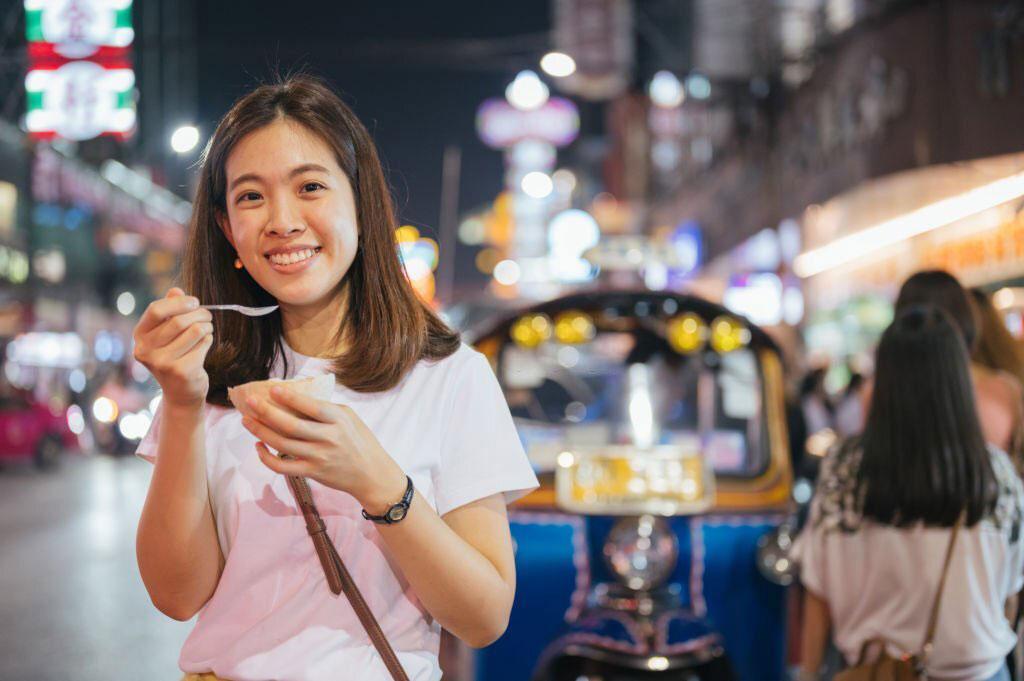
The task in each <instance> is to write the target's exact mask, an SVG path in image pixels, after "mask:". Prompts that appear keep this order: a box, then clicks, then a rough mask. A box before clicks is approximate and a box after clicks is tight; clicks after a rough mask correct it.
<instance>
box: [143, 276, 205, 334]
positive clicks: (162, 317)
mask: <svg viewBox="0 0 1024 681" xmlns="http://www.w3.org/2000/svg"><path fill="white" fill-rule="evenodd" d="M198 307H199V300H198V299H197V298H194V297H192V296H186V295H185V292H184V291H182V290H181V289H180V288H172V289H171V290H170V291H168V292H167V297H166V298H160V299H159V300H154V301H153V302H152V303H150V304H149V305H148V306H147V307H146V309H145V311H144V312H143V313H142V316H141V317H140V318H139V323H138V324H137V325H136V332H137V334H139V335H141V334H145V333H148V332H150V331H152V330H153V329H155V328H156V327H158V326H160V325H161V324H163V323H164V322H165V321H167V320H168V319H170V318H171V317H174V316H175V315H180V314H185V313H187V312H189V311H191V310H195V309H197V308H198Z"/></svg>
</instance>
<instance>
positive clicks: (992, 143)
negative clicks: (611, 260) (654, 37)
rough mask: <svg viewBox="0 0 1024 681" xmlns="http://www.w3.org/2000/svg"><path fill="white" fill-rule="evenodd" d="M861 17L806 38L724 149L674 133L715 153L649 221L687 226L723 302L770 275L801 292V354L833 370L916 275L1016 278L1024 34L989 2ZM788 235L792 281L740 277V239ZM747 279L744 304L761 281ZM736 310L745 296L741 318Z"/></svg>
mask: <svg viewBox="0 0 1024 681" xmlns="http://www.w3.org/2000/svg"><path fill="white" fill-rule="evenodd" d="M864 7H865V8H866V9H865V10H864V12H858V13H854V14H852V15H851V17H850V21H848V22H846V23H844V24H843V25H842V26H840V27H839V28H837V29H836V30H834V31H831V32H828V33H826V34H825V35H824V36H823V37H821V38H820V40H819V42H818V43H817V47H816V48H815V49H814V50H812V51H810V53H811V54H812V56H813V58H812V59H805V60H804V63H803V66H804V67H806V68H804V69H803V71H802V72H801V73H799V74H796V76H795V77H794V73H793V72H792V69H791V68H790V67H791V66H793V64H789V65H786V63H785V62H783V65H782V66H780V68H779V73H778V74H777V75H778V77H780V79H781V81H782V83H784V84H785V85H786V86H788V87H782V88H781V89H780V88H779V87H778V85H779V84H780V83H778V82H776V81H771V80H770V79H769V83H771V82H776V85H773V86H772V87H771V88H768V89H766V90H765V92H768V91H771V92H773V94H772V95H770V96H768V97H767V99H766V100H765V103H764V104H763V105H762V106H759V107H758V106H755V107H754V108H753V109H751V110H750V111H748V114H750V115H747V116H746V118H744V116H743V115H742V114H743V108H742V107H741V106H737V105H734V106H733V107H732V109H731V113H730V116H731V120H732V124H731V126H730V127H731V128H732V133H731V134H730V135H728V136H724V137H721V141H719V142H716V141H715V139H716V138H715V136H713V135H711V136H709V135H708V134H705V133H704V132H700V129H699V128H694V127H692V126H684V129H685V130H691V131H693V130H696V131H697V132H691V133H689V134H690V135H691V137H692V136H693V135H699V136H700V137H701V138H702V139H708V140H710V141H711V144H712V152H713V153H711V154H710V156H709V160H708V161H707V163H706V168H705V169H704V170H703V171H701V172H696V171H693V170H691V171H690V172H691V175H690V176H688V178H687V179H686V180H685V181H684V182H682V183H681V185H680V187H679V189H678V190H677V191H674V192H672V194H671V196H670V197H668V198H667V199H665V200H663V201H660V202H658V203H657V204H656V205H655V206H654V208H653V220H652V221H653V222H655V223H656V224H657V223H659V222H679V221H681V220H684V219H689V220H694V221H697V222H699V223H700V224H701V225H702V227H703V228H704V232H705V235H706V236H705V238H706V245H707V249H708V253H709V256H711V260H710V262H711V263H712V264H711V265H709V266H708V267H706V268H705V275H708V274H711V275H714V274H716V273H717V275H718V277H719V279H720V280H721V283H720V289H721V290H722V295H723V298H724V297H725V295H726V292H727V291H728V290H730V289H736V287H737V286H741V285H742V286H745V287H746V288H748V289H749V288H750V286H749V284H750V282H751V278H750V275H751V274H775V275H777V276H778V277H779V278H780V283H781V284H782V288H781V289H779V286H777V285H775V282H774V280H772V285H773V288H774V289H779V290H785V289H786V288H787V285H786V282H787V280H788V281H800V282H801V283H802V288H803V294H804V297H805V301H804V308H805V309H804V324H805V340H806V342H807V353H808V354H809V355H815V354H816V353H820V354H823V355H827V356H828V357H829V358H831V359H833V360H838V361H843V360H845V359H848V358H850V357H855V358H856V357H857V356H858V355H862V354H864V353H866V351H868V350H869V349H870V347H871V346H872V345H873V343H874V342H875V340H876V339H877V335H878V333H879V332H880V330H881V329H882V328H884V326H885V324H886V323H888V321H889V319H890V317H891V300H892V298H893V296H894V294H895V291H896V289H897V288H898V286H899V284H900V282H901V281H902V279H904V278H905V277H906V276H907V275H908V274H909V273H911V272H913V271H914V270H917V269H921V268H923V267H941V268H944V269H948V270H950V271H951V272H953V273H955V274H956V275H957V276H959V277H961V278H962V279H963V280H964V282H965V283H967V284H970V285H979V286H988V287H995V286H998V285H1001V284H1003V283H1012V282H1014V281H1015V280H1016V279H1017V278H1018V277H1021V276H1022V275H1024V251H1020V250H1018V246H1017V244H1018V243H1019V241H1018V237H1017V234H1021V236H1022V238H1024V233H1022V232H1021V229H1020V227H1018V225H1020V224H1021V221H1020V220H1018V218H1017V208H1018V205H1017V203H1019V201H1020V199H1021V198H1024V175H1021V173H1022V171H1024V166H1022V163H1024V157H1022V156H1021V155H1020V152H1021V151H1022V150H1024V128H1021V127H1020V126H1017V125H1013V124H1011V122H1012V121H1017V120H1021V119H1022V117H1024V81H1022V80H1021V79H1020V78H1019V77H1017V78H1014V77H1012V69H1011V68H1010V66H1011V64H1016V63H1018V62H1019V60H1020V58H1021V56H1022V49H1021V44H1020V42H1019V41H1016V40H1014V39H1013V35H1014V31H1016V30H1018V29H1017V28H1016V27H1018V26H1019V23H1020V21H1021V18H1020V17H1016V15H1015V14H1014V13H1013V12H1008V11H1007V3H1005V2H998V1H995V0H980V1H979V2H971V3H966V2H963V3H960V2H956V3H953V2H951V3H925V2H904V3H897V2H876V3H865V4H864ZM1015 17H1016V18H1015ZM782 18H783V20H787V18H786V17H782ZM786 27H787V24H785V23H784V24H783V29H786ZM790 35H791V37H792V35H795V33H794V32H793V31H790ZM810 35H811V34H808V36H810ZM785 37H786V31H785V30H784V31H783V38H784V40H783V45H782V47H786V41H785ZM811 40H812V39H811V38H810V37H809V38H808V39H807V41H808V42H810V41H811ZM791 42H792V41H791ZM755 84H757V83H756V82H755V80H751V81H750V87H751V89H753V88H754V85H755ZM716 88H717V91H721V90H722V89H723V88H721V87H718V86H717V84H716ZM717 101H718V100H717V99H716V97H715V96H712V97H711V98H710V99H708V100H707V101H704V102H700V103H699V107H698V106H693V107H690V109H689V110H688V109H687V107H688V106H690V104H691V103H689V102H687V103H684V104H683V105H682V107H681V108H682V110H683V114H682V115H683V117H684V121H685V120H687V119H689V118H696V117H697V116H698V115H701V112H702V111H703V112H704V114H703V115H704V116H705V118H704V120H705V122H706V123H707V122H709V121H710V120H711V118H710V117H709V116H710V115H711V113H712V112H713V111H714V110H715V109H716V102H717ZM717 108H718V109H721V108H722V107H721V105H718V106H717ZM751 112H752V113H751ZM743 120H746V121H747V124H746V125H745V126H742V125H740V123H741V122H742V121H743ZM696 139H697V138H694V139H688V138H687V140H684V141H688V142H689V143H690V144H689V146H688V147H684V148H688V149H689V154H688V156H684V161H686V162H688V163H689V165H686V163H684V170H685V169H686V168H692V167H694V163H695V162H696V161H698V160H700V159H699V158H697V156H695V155H694V152H695V151H699V145H698V146H697V147H695V146H694V145H693V144H692V142H694V141H695V140H696ZM687 159H688V161H687ZM790 220H793V221H795V222H796V223H797V224H799V225H800V228H801V232H802V235H801V236H802V242H803V243H802V252H801V253H800V255H799V256H798V257H797V258H796V259H794V260H793V261H792V269H791V270H790V269H789V266H788V264H786V263H783V266H782V267H781V268H780V269H779V270H778V271H775V272H773V271H772V270H771V269H770V268H769V269H765V268H759V267H755V268H746V267H743V266H738V265H737V262H738V261H737V256H738V254H741V253H742V252H743V251H745V250H747V249H748V244H749V243H751V242H753V241H756V237H755V235H759V234H761V233H764V232H765V231H766V230H768V231H775V232H777V231H778V226H779V225H781V224H788V221H790ZM1021 245H1022V247H1024V243H1022V244H1021ZM716 265H717V267H716ZM794 275H796V276H798V277H799V279H796V278H795V277H794ZM741 279H743V281H741ZM755 279H756V280H757V281H756V283H757V286H756V287H755V288H759V289H761V290H762V292H761V293H756V294H755V295H754V296H753V298H754V300H755V302H756V301H757V300H758V298H759V297H763V291H766V290H767V289H766V288H765V287H764V282H765V281H768V279H766V278H765V277H763V276H758V277H755ZM736 295H737V293H735V292H734V293H733V296H734V297H735V296H736ZM750 298H751V296H750V291H749V290H748V291H746V292H742V295H740V296H739V300H740V304H741V306H742V305H744V304H745V302H747V303H749V302H750V300H749V299H750ZM744 301H745V302H744ZM748 307H749V306H748ZM755 308H756V309H754V311H755V312H758V311H763V310H764V309H765V308H764V306H763V305H755Z"/></svg>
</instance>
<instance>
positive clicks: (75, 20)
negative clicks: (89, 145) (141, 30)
mask: <svg viewBox="0 0 1024 681" xmlns="http://www.w3.org/2000/svg"><path fill="white" fill-rule="evenodd" d="M131 10H132V0H25V33H26V37H27V38H28V41H29V46H28V54H29V69H28V74H27V75H26V77H25V90H26V97H27V101H28V107H27V108H28V111H27V114H26V117H25V125H26V128H27V129H28V131H29V133H30V134H31V135H32V136H33V137H36V138H43V139H47V138H53V137H62V138H64V139H69V140H76V141H78V140H87V139H91V138H93V137H97V136H99V135H114V136H117V137H120V138H124V137H127V136H129V135H131V134H132V133H133V132H134V130H135V122H136V116H135V96H134V92H135V73H134V71H133V70H132V67H131V51H130V49H131V44H132V41H133V40H134V39H135V31H134V29H133V28H132V17H131Z"/></svg>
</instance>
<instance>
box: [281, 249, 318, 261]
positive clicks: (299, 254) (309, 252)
mask: <svg viewBox="0 0 1024 681" xmlns="http://www.w3.org/2000/svg"><path fill="white" fill-rule="evenodd" d="M318 250H319V249H313V248H307V249H306V250H304V251H293V252H291V253H275V254H273V255H271V256H270V262H272V263H274V264H275V265H292V264H294V263H297V262H302V261H303V260H306V259H307V258H312V257H313V256H314V255H316V253H317V251H318Z"/></svg>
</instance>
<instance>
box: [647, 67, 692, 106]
mask: <svg viewBox="0 0 1024 681" xmlns="http://www.w3.org/2000/svg"><path fill="white" fill-rule="evenodd" d="M647 94H649V95H650V96H651V101H652V102H654V104H655V105H656V106H660V107H664V108H666V109H672V108H675V107H677V106H679V105H680V104H682V103H683V100H684V99H685V98H686V93H685V91H684V90H683V84H682V83H680V82H679V79H678V78H676V76H675V74H674V73H672V72H671V71H658V72H657V73H655V74H654V78H652V79H651V84H650V85H649V86H648V87H647Z"/></svg>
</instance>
